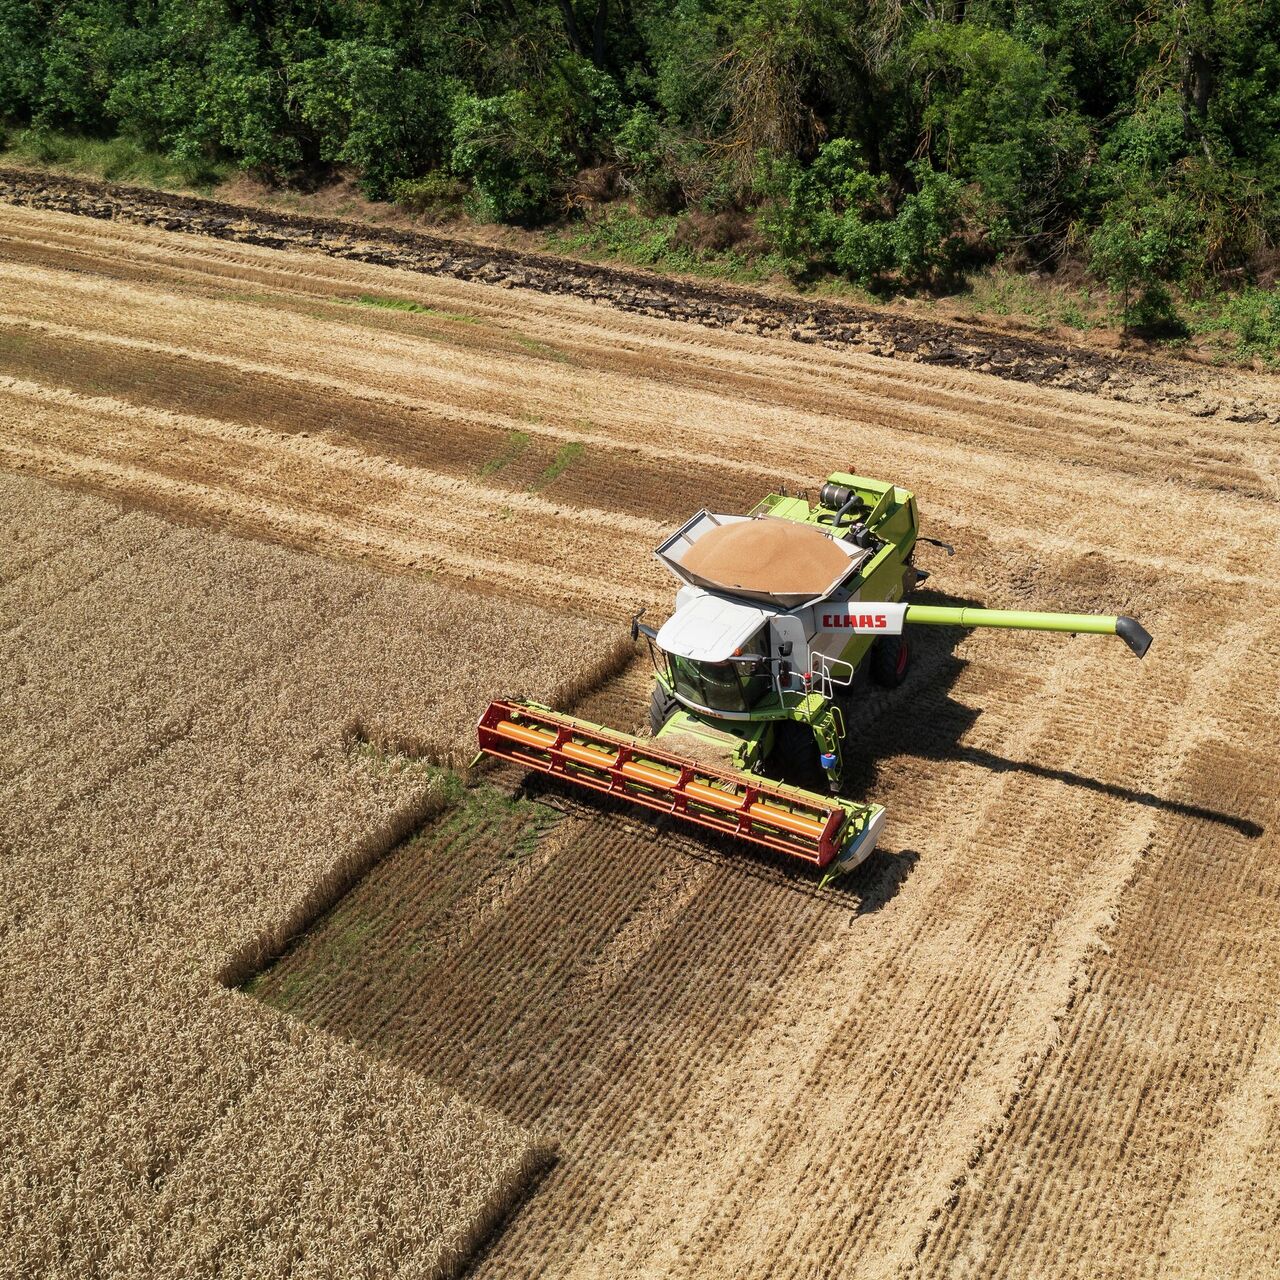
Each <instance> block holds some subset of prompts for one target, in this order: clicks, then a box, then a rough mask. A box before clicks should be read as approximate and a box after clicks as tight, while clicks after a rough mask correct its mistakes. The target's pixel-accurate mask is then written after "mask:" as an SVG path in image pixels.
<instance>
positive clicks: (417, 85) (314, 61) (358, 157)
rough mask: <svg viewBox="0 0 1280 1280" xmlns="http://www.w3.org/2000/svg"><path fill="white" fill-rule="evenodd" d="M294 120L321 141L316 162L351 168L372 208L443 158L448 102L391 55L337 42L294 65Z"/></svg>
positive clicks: (432, 83) (431, 80)
mask: <svg viewBox="0 0 1280 1280" xmlns="http://www.w3.org/2000/svg"><path fill="white" fill-rule="evenodd" d="M293 85H294V87H293V95H294V99H295V101H296V103H297V109H298V116H299V119H300V120H301V121H302V123H303V124H304V125H306V126H308V127H309V128H310V129H311V130H312V131H313V132H314V133H315V135H316V137H317V138H318V139H319V154H320V158H321V160H324V161H327V162H329V163H332V164H345V165H351V166H352V167H354V168H355V169H356V171H357V172H358V173H359V175H360V186H361V189H362V190H363V191H364V194H365V195H367V196H368V197H369V198H370V199H371V200H382V199H386V198H387V197H388V196H390V195H392V194H393V192H394V191H395V189H396V187H397V184H402V183H404V182H405V181H406V179H407V177H413V176H417V175H420V174H422V173H424V172H425V171H427V170H428V169H430V168H431V167H432V166H434V165H438V164H439V163H440V162H441V161H442V160H444V159H445V158H446V152H447V143H446V131H445V129H444V127H443V123H444V119H445V114H446V110H447V99H446V96H445V94H444V93H443V92H442V90H441V85H440V81H439V80H438V79H437V78H435V77H434V76H430V75H427V74H426V73H425V72H422V71H419V70H416V69H414V68H405V67H401V66H398V65H397V59H396V53H395V50H393V49H391V48H388V47H387V46H384V45H374V44H369V43H367V42H365V41H360V40H334V41H330V42H328V43H327V44H326V46H325V48H324V51H323V53H321V54H320V55H319V56H317V57H314V58H308V59H306V60H305V61H303V62H300V63H298V64H297V66H296V68H295V71H294V76H293Z"/></svg>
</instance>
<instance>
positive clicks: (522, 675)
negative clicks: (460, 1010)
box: [0, 476, 609, 1276]
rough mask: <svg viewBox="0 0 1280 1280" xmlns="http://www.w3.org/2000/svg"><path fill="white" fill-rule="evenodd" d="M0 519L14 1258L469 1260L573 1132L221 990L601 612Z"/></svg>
mask: <svg viewBox="0 0 1280 1280" xmlns="http://www.w3.org/2000/svg"><path fill="white" fill-rule="evenodd" d="M0 512H2V513H3V514H2V515H0V576H2V578H3V581H2V582H0V670H3V671H4V672H5V678H6V693H5V712H4V723H3V745H4V754H3V771H2V773H0V779H2V781H0V787H2V789H3V801H2V803H3V814H4V820H3V824H2V826H0V852H2V853H3V860H2V862H0V877H2V880H0V896H2V900H3V903H4V907H3V925H2V926H0V928H2V929H3V937H4V957H5V958H4V960H3V971H4V992H5V999H4V1001H3V1005H2V1007H0V1021H2V1023H3V1026H4V1034H3V1043H4V1044H5V1046H6V1048H5V1052H4V1061H3V1081H4V1083H3V1090H0V1097H2V1098H3V1101H2V1102H0V1115H2V1116H3V1121H2V1123H3V1132H4V1135H5V1137H4V1149H5V1157H4V1161H3V1173H2V1174H0V1177H2V1178H3V1183H4V1192H3V1196H2V1202H3V1204H4V1206H5V1209H4V1218H5V1222H4V1232H3V1237H4V1243H3V1244H2V1245H0V1259H2V1261H0V1270H3V1271H4V1272H5V1273H6V1274H9V1275H31V1276H53V1275H66V1276H86V1275H93V1274H97V1275H148V1276H180V1275H190V1276H206V1275H209V1274H213V1273H217V1274H222V1275H249V1274H254V1275H263V1276H283V1275H315V1276H320V1275H336V1274H341V1275H356V1274H361V1275H364V1274H370V1275H374V1274H387V1273H390V1272H395V1273H397V1274H405V1275H422V1276H435V1275H441V1274H445V1273H448V1272H451V1270H452V1268H453V1264H454V1263H455V1262H456V1261H457V1260H458V1259H460V1258H462V1257H464V1256H466V1254H467V1253H468V1252H469V1251H470V1250H471V1249H472V1248H473V1246H474V1244H475V1243H476V1241H477V1240H478V1239H479V1238H480V1237H481V1236H482V1235H483V1234H484V1232H485V1231H486V1230H487V1229H488V1228H489V1226H490V1225H491V1224H492V1223H493V1222H494V1221H495V1220H496V1218H497V1217H498V1216H500V1215H501V1214H502V1213H503V1212H505V1211H506V1209H507V1208H508V1206H509V1203H510V1201H511V1199H512V1197H513V1196H515V1195H517V1194H519V1193H520V1191H521V1190H522V1188H523V1187H524V1185H525V1184H526V1182H527V1179H528V1178H529V1177H530V1176H531V1175H532V1174H533V1173H535V1172H536V1171H537V1170H538V1169H539V1168H540V1167H541V1166H542V1165H543V1164H544V1163H545V1159H546V1156H547V1153H548V1147H547V1142H546V1139H545V1137H544V1136H541V1135H534V1134H532V1133H531V1132H530V1131H529V1130H527V1129H524V1128H522V1127H519V1126H515V1125H512V1124H509V1123H507V1122H505V1121H503V1120H502V1119H501V1118H500V1117H498V1116H497V1115H496V1114H495V1113H493V1112H492V1111H491V1110H489V1109H487V1108H484V1107H483V1106H477V1105H475V1104H473V1103H471V1102H468V1101H466V1100H464V1099H462V1098H460V1097H459V1096H457V1095H456V1094H455V1093H454V1092H452V1091H451V1090H450V1089H448V1088H447V1087H441V1086H440V1085H439V1084H437V1083H435V1082H431V1081H428V1080H426V1079H423V1078H422V1077H420V1076H418V1075H415V1074H413V1073H410V1072H406V1071H403V1070H398V1069H395V1068H393V1067H388V1066H386V1065H382V1064H378V1063H376V1062H373V1061H371V1060H370V1059H369V1058H368V1057H367V1056H366V1055H364V1054H361V1053H359V1052H357V1051H354V1050H353V1049H351V1048H349V1047H347V1046H345V1045H343V1044H342V1043H340V1042H338V1041H337V1040H335V1039H333V1038H332V1037H330V1036H327V1035H325V1034H321V1033H316V1032H312V1031H309V1030H308V1029H307V1028H305V1027H304V1026H302V1025H301V1024H299V1023H296V1022H293V1021H290V1020H286V1019H283V1018H280V1017H277V1016H274V1015H272V1014H270V1013H269V1012H268V1011H267V1010H266V1009H265V1008H264V1007H263V1006H261V1005H259V1004H257V1003H255V1002H251V1001H249V1000H247V999H245V998H244V997H243V996H241V995H239V994H237V993H235V992H234V991H230V990H228V989H227V986H226V984H228V983H234V982H237V981H239V980H240V979H241V978H243V977H244V976H245V975H246V974H247V973H249V972H251V971H253V970H254V969H256V968H257V967H258V966H259V965H260V964H261V963H262V962H263V961H264V960H265V959H266V958H267V957H269V956H271V955H274V954H276V953H277V952H278V951H279V950H280V949H281V948H282V947H283V946H284V944H285V942H286V941H287V939H288V938H289V937H291V936H292V935H293V934H294V933H295V932H296V931H297V929H298V928H299V927H300V926H301V925H302V924H303V923H305V922H307V921H309V920H310V919H311V918H312V917H313V916H314V915H315V914H316V913H317V911H319V910H321V909H322V908H323V907H324V906H325V905H326V904H327V903H329V902H331V901H332V900H333V899H334V898H336V897H338V896H339V895H340V894H341V893H342V891H343V890H344V889H345V888H346V887H347V886H348V885H349V884H351V883H352V882H353V881H354V880H355V879H357V878H358V877H359V876H360V874H361V873H362V872H363V871H364V870H365V869H366V868H367V867H368V866H369V864H370V863H371V862H373V861H374V860H376V859H377V858H378V857H380V856H381V855H382V854H383V853H385V851H386V850H387V849H389V848H390V847H392V846H393V845H394V844H395V843H396V842H397V841H399V840H400V839H401V838H402V837H403V836H405V835H406V834H407V833H408V832H410V831H411V830H412V829H413V828H414V827H415V826H416V825H417V824H418V823H420V822H421V821H422V820H423V819H424V818H425V817H426V816H427V815H428V814H430V813H431V812H432V811H434V810H435V809H436V808H437V807H438V806H439V805H440V804H442V803H443V802H444V801H443V797H442V796H441V794H440V784H439V777H438V775H437V774H436V773H435V772H434V771H431V770H429V769H428V768H427V767H426V766H425V764H424V756H426V757H430V758H432V759H447V760H455V759H456V758H457V757H458V756H459V753H460V752H462V751H464V750H465V749H466V748H467V747H469V737H470V729H471V725H472V724H473V723H474V719H475V716H476V714H477V713H478V710H479V704H481V703H482V702H483V701H484V697H483V695H482V694H481V693H480V691H479V690H480V684H481V681H482V680H486V681H487V680H489V679H492V678H495V676H496V677H497V678H499V679H505V680H507V681H508V682H510V684H511V686H512V687H513V688H514V687H516V686H519V687H520V688H522V689H526V690H528V691H529V692H535V691H540V692H541V693H542V695H543V696H546V697H553V696H554V697H559V696H565V695H566V693H571V692H572V689H571V688H570V686H572V685H573V684H574V683H575V682H577V681H580V680H581V679H582V678H583V673H584V672H590V670H591V667H592V659H591V655H592V654H593V653H597V654H598V655H599V657H598V658H597V662H598V663H607V662H608V661H609V643H608V638H607V634H606V632H605V629H604V628H602V627H600V626H593V625H591V624H586V623H574V622H572V621H569V620H566V619H563V618H554V617H552V616H549V615H546V614H541V613H539V612H538V611H536V610H531V611H526V612H525V613H524V614H523V615H522V616H521V618H520V619H519V620H518V621H515V620H512V621H509V622H508V623H507V624H506V626H505V627H504V629H503V632H502V635H501V637H500V638H498V637H497V636H496V634H495V632H494V629H493V628H491V627H488V626H485V625H483V620H484V616H485V614H486V613H487V612H488V604H487V602H486V601H483V600H478V599H476V598H474V597H469V596H467V595H465V594H463V593H459V592H457V591H456V590H453V589H449V588H445V587H438V586H432V585H430V584H417V585H415V584H409V583H406V582H404V581H399V580H387V579H384V578H381V577H379V576H377V575H371V574H369V573H368V572H367V571H363V570H353V569H349V568H346V567H343V566H341V565H336V564H332V563H328V562H324V561H320V560H317V559H316V558H314V557H309V556H303V555H299V554H297V553H293V552H287V551H282V550H280V549H277V548H271V547H264V546H261V545H256V544H252V543H246V542H242V541H239V540H237V539H235V538H229V537H225V536H221V535H218V534H214V533H210V532H208V531H205V530H200V529H184V528H179V527H177V526H174V525H170V524H167V523H165V522H163V521H161V520H159V519H156V518H155V517H152V516H149V515H145V514H140V513H137V512H125V511H123V510H122V509H120V508H119V507H118V506H116V505H114V504H112V503H108V502H103V501H100V500H96V499H93V498H88V497H84V496H69V495H67V494H66V493H64V492H61V491H59V490H56V489H53V488H50V487H49V486H47V485H45V484H43V483H40V482H37V481H34V480H31V479H19V478H15V477H12V476H0ZM548 633H552V634H555V635H557V636H558V637H560V638H562V639H563V640H564V642H565V644H566V647H567V648H570V649H571V650H576V651H577V652H578V654H579V656H582V655H585V656H586V660H585V661H584V662H582V663H580V664H578V663H575V665H574V666H572V667H569V666H567V665H562V664H561V662H560V660H559V656H558V655H557V654H556V653H551V654H548V650H547V648H546V646H545V645H544V644H543V643H542V637H543V636H544V635H545V634H548ZM605 669H607V668H601V670H605ZM379 741H381V742H382V743H383V744H384V746H386V745H390V744H394V745H395V746H396V747H398V748H399V749H400V750H401V751H402V752H409V751H412V752H414V753H421V754H413V755H410V754H390V755H388V754H386V752H385V751H373V750H370V749H369V748H368V747H366V746H365V744H366V743H368V742H379Z"/></svg>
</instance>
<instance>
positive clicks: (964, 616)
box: [904, 604, 1151, 658]
mask: <svg viewBox="0 0 1280 1280" xmlns="http://www.w3.org/2000/svg"><path fill="white" fill-rule="evenodd" d="M904 621H906V622H910V623H919V624H921V625H923V626H927V627H1002V628H1005V629H1007V630H1015V631H1059V632H1066V633H1068V634H1071V635H1097V636H1119V637H1120V639H1121V640H1123V641H1124V642H1125V644H1127V645H1128V646H1129V648H1130V649H1132V650H1133V652H1134V653H1135V654H1137V655H1138V657H1139V658H1141V657H1142V656H1143V655H1144V654H1145V653H1146V652H1147V650H1148V649H1149V648H1151V636H1150V634H1149V633H1148V632H1147V630H1146V629H1145V628H1144V627H1143V626H1142V624H1141V623H1140V622H1138V620H1137V619H1136V618H1130V617H1128V616H1127V615H1125V614H1102V613H1034V612H1026V611H1024V610H1021V609H977V608H968V607H965V608H960V609H953V608H948V607H947V606H945V605H932V604H909V605H907V606H906V614H905V617H904Z"/></svg>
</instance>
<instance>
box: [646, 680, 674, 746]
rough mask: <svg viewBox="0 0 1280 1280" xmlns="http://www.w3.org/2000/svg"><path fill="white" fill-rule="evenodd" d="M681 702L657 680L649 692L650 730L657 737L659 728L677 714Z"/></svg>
mask: <svg viewBox="0 0 1280 1280" xmlns="http://www.w3.org/2000/svg"><path fill="white" fill-rule="evenodd" d="M679 706H680V704H679V703H678V702H677V701H676V700H675V698H674V697H673V696H672V695H671V694H669V693H668V692H667V691H666V690H665V689H664V688H663V687H662V686H661V685H660V684H659V683H658V682H657V681H656V680H655V681H654V682H653V692H652V693H650V694H649V732H650V733H652V734H653V735H654V736H655V737H656V736H657V733H658V730H659V729H661V728H662V726H663V725H664V724H666V723H667V721H668V720H670V719H671V717H672V716H673V715H674V714H675V712H676V709H677V708H678V707H679Z"/></svg>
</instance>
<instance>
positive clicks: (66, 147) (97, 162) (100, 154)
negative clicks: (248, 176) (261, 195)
mask: <svg viewBox="0 0 1280 1280" xmlns="http://www.w3.org/2000/svg"><path fill="white" fill-rule="evenodd" d="M0 160H8V161H10V162H12V163H18V164H34V165H39V166H41V167H43V168H50V169H62V170H65V171H66V172H68V173H75V174H83V175H87V176H89V177H94V178H104V179H106V180H107V181H108V182H132V183H136V184H138V185H139V186H146V187H156V188H159V189H160V190H162V191H175V190H194V191H200V192H204V193H207V192H209V191H210V190H212V188H213V187H215V186H217V185H218V183H220V182H223V181H225V180H226V179H227V178H228V177H230V175H231V173H232V166H231V165H229V164H221V163H214V162H212V161H199V162H194V163H193V162H190V161H186V160H178V159H175V158H174V157H173V156H171V155H168V154H166V153H165V152H163V151H153V150H151V149H149V148H147V147H144V146H143V145H142V144H141V143H139V142H136V141H134V140H133V139H132V138H123V137H121V138H82V137H77V136H76V135H74V134H70V133H60V132H58V131H57V130H51V129H21V130H17V131H15V132H14V133H12V134H9V135H8V136H6V137H5V138H4V147H3V150H0Z"/></svg>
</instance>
